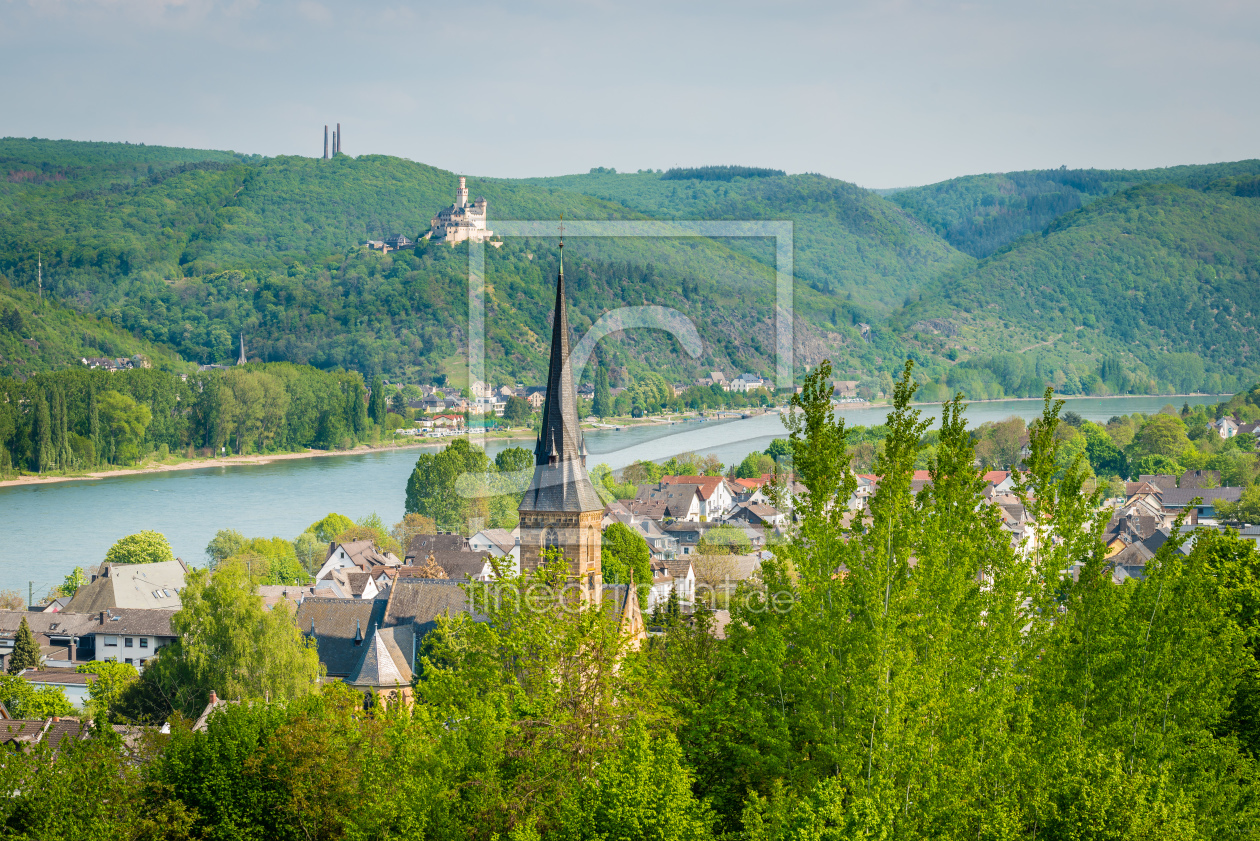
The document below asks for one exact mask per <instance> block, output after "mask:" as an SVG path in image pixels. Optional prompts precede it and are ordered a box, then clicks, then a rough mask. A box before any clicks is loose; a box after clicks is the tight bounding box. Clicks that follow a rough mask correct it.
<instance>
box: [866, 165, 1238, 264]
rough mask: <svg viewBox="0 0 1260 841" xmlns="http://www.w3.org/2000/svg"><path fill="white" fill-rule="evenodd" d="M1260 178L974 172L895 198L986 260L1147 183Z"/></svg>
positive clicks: (1214, 168)
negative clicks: (1094, 203) (1083, 209)
mask: <svg viewBox="0 0 1260 841" xmlns="http://www.w3.org/2000/svg"><path fill="white" fill-rule="evenodd" d="M1256 175H1260V160H1251V161H1238V162H1236V163H1223V164H1207V165H1202V166H1175V167H1167V168H1163V169H1140V170H1136V169H1068V168H1067V167H1060V168H1059V169H1046V170H1028V171H1025V172H1006V173H994V174H989V175H967V176H964V177H962V178H952V179H950V180H948V181H942V182H940V183H938V184H929V185H927V186H926V187H913V188H911V189H908V190H896V191H893V192H892V193H891V194H890V195H889V199H890V200H891V201H892V202H893V203H895V204H897V205H899V206H900V207H902V208H905V209H906V210H907V211H908V212H909V213H911V214H913V215H914V216H915V217H916V218H918V219H919V220H921V221H922V222H923V223H924V224H925V225H927V226H928V227H930V228H931V229H932V230H934V231H936V233H938V234H940V235H941V236H942V237H944V238H945V239H946V240H947V241H948V242H949V243H950V244H951V245H952V246H954V247H955V248H957V249H959V250H960V251H963V252H965V253H967V254H970V255H972V256H973V257H986V256H988V255H989V254H992V253H993V252H995V251H997V250H998V249H999V248H1002V247H1003V246H1005V245H1009V244H1010V243H1012V242H1014V241H1015V240H1017V239H1019V238H1020V237H1021V236H1023V235H1024V234H1028V233H1033V232H1040V231H1042V230H1045V228H1046V227H1047V226H1048V225H1049V224H1050V223H1051V222H1053V221H1054V220H1056V219H1058V218H1059V217H1061V216H1063V215H1065V214H1067V213H1070V212H1072V211H1073V210H1076V209H1077V208H1079V207H1083V206H1084V205H1086V204H1089V203H1090V202H1091V201H1093V200H1095V199H1097V198H1100V197H1103V196H1110V195H1114V194H1115V193H1118V192H1121V191H1123V190H1127V189H1129V188H1131V187H1135V186H1139V185H1143V184H1176V185H1179V186H1183V187H1192V188H1194V189H1204V188H1206V187H1207V186H1208V185H1209V184H1211V183H1213V182H1217V181H1220V180H1221V179H1226V178H1238V177H1242V178H1248V177H1253V176H1256Z"/></svg>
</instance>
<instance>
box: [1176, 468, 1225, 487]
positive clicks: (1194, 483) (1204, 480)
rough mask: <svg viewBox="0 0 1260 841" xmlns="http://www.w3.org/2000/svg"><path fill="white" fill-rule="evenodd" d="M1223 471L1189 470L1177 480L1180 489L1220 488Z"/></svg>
mask: <svg viewBox="0 0 1260 841" xmlns="http://www.w3.org/2000/svg"><path fill="white" fill-rule="evenodd" d="M1220 486H1221V471H1219V470H1187V471H1186V472H1185V473H1182V474H1181V478H1180V479H1178V480H1177V487H1179V488H1200V489H1201V488H1219V487H1220Z"/></svg>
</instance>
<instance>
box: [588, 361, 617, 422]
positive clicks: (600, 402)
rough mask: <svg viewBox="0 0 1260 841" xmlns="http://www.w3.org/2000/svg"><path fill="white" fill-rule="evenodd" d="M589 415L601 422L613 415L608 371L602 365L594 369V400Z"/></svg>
mask: <svg viewBox="0 0 1260 841" xmlns="http://www.w3.org/2000/svg"><path fill="white" fill-rule="evenodd" d="M591 413H592V414H594V415H595V416H596V417H597V418H600V419H601V420H602V419H603V418H607V417H611V416H612V413H613V401H612V395H610V394H609V389H608V369H607V368H605V367H604V366H603V365H600V366H599V367H598V368H596V369H595V399H594V401H593V402H592V405H591Z"/></svg>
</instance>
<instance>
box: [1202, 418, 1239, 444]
mask: <svg viewBox="0 0 1260 841" xmlns="http://www.w3.org/2000/svg"><path fill="white" fill-rule="evenodd" d="M1208 429H1211V430H1212V431H1214V432H1215V433H1216V434H1217V435H1219V436H1221V437H1222V438H1226V439H1228V438H1233V437H1234V436H1235V435H1237V434H1238V421H1236V420H1234V419H1233V418H1231V417H1230V416H1229V415H1226V416H1225V417H1223V418H1221V419H1220V420H1216V421H1212V422H1211V423H1209V424H1208Z"/></svg>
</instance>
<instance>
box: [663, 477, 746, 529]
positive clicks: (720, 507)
mask: <svg viewBox="0 0 1260 841" xmlns="http://www.w3.org/2000/svg"><path fill="white" fill-rule="evenodd" d="M661 483H662V484H665V485H695V486H696V490H697V491H698V493H699V496H700V506H699V511H698V512H697V513H698V515H699V516H700V517H703V518H704V519H706V520H717V519H720V518H721V517H722V515H724V514H725V513H726V512H727V511H730V510H731V507H732V506H733V505H734V504H735V493H734V492H733V491H732V490H731V486H730V485H729V484H728V483H727V481H726V480H725V479H723V478H722V477H721V476H663V477H662V478H661ZM680 519H682V518H680Z"/></svg>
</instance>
